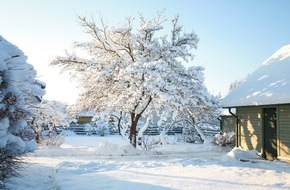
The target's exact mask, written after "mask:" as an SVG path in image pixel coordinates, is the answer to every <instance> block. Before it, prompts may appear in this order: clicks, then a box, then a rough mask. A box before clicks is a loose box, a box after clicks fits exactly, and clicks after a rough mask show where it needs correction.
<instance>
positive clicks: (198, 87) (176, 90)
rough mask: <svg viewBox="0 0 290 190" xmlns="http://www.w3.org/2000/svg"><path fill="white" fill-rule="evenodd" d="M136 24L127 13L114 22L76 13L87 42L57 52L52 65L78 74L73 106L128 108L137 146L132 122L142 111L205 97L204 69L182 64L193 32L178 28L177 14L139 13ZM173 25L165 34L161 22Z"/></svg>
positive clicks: (190, 47)
mask: <svg viewBox="0 0 290 190" xmlns="http://www.w3.org/2000/svg"><path fill="white" fill-rule="evenodd" d="M138 18H139V21H140V25H139V26H136V25H135V24H134V18H128V19H126V21H125V22H124V23H123V24H121V25H120V26H118V27H109V26H108V25H106V24H105V23H104V22H103V20H102V19H101V23H100V25H97V24H96V22H95V21H94V20H89V19H87V18H86V17H79V22H80V24H81V26H83V27H84V29H85V31H86V33H88V34H89V35H90V36H91V41H89V42H84V43H76V44H75V48H76V50H77V49H78V48H80V49H81V50H85V51H86V52H87V54H88V56H87V57H86V58H84V57H79V56H78V55H77V53H70V54H69V53H67V55H66V56H59V57H57V58H56V59H55V60H54V61H53V62H52V65H59V66H61V67H62V68H63V69H64V70H70V71H72V72H75V73H74V76H77V77H79V79H80V82H81V83H80V84H81V87H83V93H82V94H81V96H80V98H79V100H78V106H79V107H81V108H83V109H88V110H90V109H94V110H96V111H104V110H106V111H112V112H122V113H127V115H129V116H130V120H131V124H130V136H129V138H130V143H132V144H133V145H134V146H136V133H137V131H136V126H137V124H138V121H139V119H140V118H141V116H143V115H144V114H145V115H147V116H148V115H150V114H151V113H152V112H153V111H156V112H158V113H160V110H161V109H162V107H163V106H166V107H167V108H169V109H170V110H179V109H182V108H183V107H184V106H187V105H193V106H198V105H200V104H201V101H204V100H205V98H204V93H205V92H206V88H205V87H204V84H203V68H202V67H199V66H191V67H189V68H186V67H185V66H184V65H183V63H184V62H189V61H191V60H192V59H193V58H194V53H193V50H194V49H196V48H197V43H198V37H197V35H196V34H195V33H194V32H190V33H183V27H182V26H181V25H180V24H179V22H178V21H179V16H176V17H174V18H173V19H172V20H167V19H166V18H164V16H163V14H157V16H156V17H154V18H152V19H149V20H147V19H146V18H144V17H143V16H142V15H139V17H138ZM168 22H170V23H171V25H172V27H171V29H170V32H169V33H168V34H166V31H167V30H165V29H164V27H163V26H165V24H166V23H168Z"/></svg>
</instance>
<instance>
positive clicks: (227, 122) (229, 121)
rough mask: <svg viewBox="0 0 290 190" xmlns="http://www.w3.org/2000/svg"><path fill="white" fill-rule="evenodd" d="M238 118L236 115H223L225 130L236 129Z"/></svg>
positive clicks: (223, 129) (223, 127) (223, 128)
mask: <svg viewBox="0 0 290 190" xmlns="http://www.w3.org/2000/svg"><path fill="white" fill-rule="evenodd" d="M236 124H237V119H236V118H235V117H234V116H228V115H227V116H222V128H221V130H222V131H223V132H232V131H236Z"/></svg>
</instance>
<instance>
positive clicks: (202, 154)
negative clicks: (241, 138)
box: [8, 136, 290, 190]
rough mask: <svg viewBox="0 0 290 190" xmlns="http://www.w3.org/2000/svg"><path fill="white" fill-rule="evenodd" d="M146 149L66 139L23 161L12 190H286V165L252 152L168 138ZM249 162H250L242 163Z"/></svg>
mask: <svg viewBox="0 0 290 190" xmlns="http://www.w3.org/2000/svg"><path fill="white" fill-rule="evenodd" d="M166 142H167V143H163V145H160V146H158V147H155V148H154V149H152V150H150V151H143V150H136V149H134V148H132V147H131V146H130V145H128V142H127V140H122V139H121V138H120V137H118V136H109V137H98V136H69V137H66V139H65V143H64V144H63V145H62V146H61V147H60V148H47V147H46V148H40V149H38V150H37V151H35V152H34V153H31V154H28V155H27V156H26V157H25V161H26V162H27V164H25V166H24V170H23V171H22V172H21V176H20V177H16V178H12V179H11V180H10V182H9V184H8V187H9V189H13V190H31V189H34V190H84V189H85V190H96V189H117V190H122V189H124V190H125V189H126V190H128V189H138V190H142V189H144V190H145V189H146V190H147V189H150V190H154V189H156V190H160V189H161V190H162V189H215V190H216V189H223V190H224V189H255V190H256V189H263V190H264V189H271V190H273V189H290V164H289V163H284V162H280V161H264V160H259V159H257V155H256V153H255V152H244V151H243V150H241V149H234V150H231V149H229V148H226V147H219V146H216V145H213V144H211V143H205V144H189V143H181V142H176V141H174V140H172V139H167V140H166ZM241 158H244V159H247V158H253V159H255V160H256V162H255V163H253V162H241V161H239V160H240V159H241Z"/></svg>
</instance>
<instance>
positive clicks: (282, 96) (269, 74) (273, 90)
mask: <svg viewBox="0 0 290 190" xmlns="http://www.w3.org/2000/svg"><path fill="white" fill-rule="evenodd" d="M289 103H290V44H289V45H286V46H283V47H282V48H281V49H279V50H278V51H277V52H275V53H274V54H273V55H272V56H271V57H270V58H269V59H267V60H266V61H265V62H264V63H263V64H262V66H260V67H259V68H258V69H257V70H256V71H254V72H253V73H252V74H250V75H248V77H247V78H246V79H245V80H244V81H243V82H242V83H241V84H240V85H239V86H238V87H237V88H235V89H234V90H233V91H232V92H230V93H229V94H228V95H227V96H226V97H225V98H224V99H223V101H222V106H223V107H240V106H257V105H274V104H289Z"/></svg>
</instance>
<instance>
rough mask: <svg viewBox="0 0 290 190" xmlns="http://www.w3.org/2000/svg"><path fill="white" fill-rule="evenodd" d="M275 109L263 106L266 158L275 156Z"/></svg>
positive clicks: (272, 158) (271, 158)
mask: <svg viewBox="0 0 290 190" xmlns="http://www.w3.org/2000/svg"><path fill="white" fill-rule="evenodd" d="M276 113H277V110H276V108H264V154H263V155H264V157H265V158H266V159H267V160H274V159H276V158H277V119H276V117H277V114H276Z"/></svg>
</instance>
